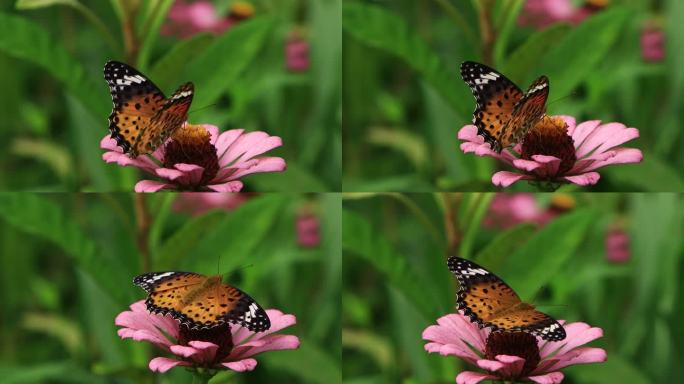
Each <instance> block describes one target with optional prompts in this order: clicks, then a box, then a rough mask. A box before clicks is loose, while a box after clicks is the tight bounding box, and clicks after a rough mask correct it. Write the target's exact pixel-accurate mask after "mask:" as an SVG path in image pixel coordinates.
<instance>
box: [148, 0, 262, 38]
mask: <svg viewBox="0 0 684 384" xmlns="http://www.w3.org/2000/svg"><path fill="white" fill-rule="evenodd" d="M252 14H254V7H253V6H252V5H251V4H250V3H247V2H242V1H237V2H235V3H233V5H232V6H231V9H230V14H229V15H228V16H227V17H223V16H221V15H219V14H218V12H217V11H216V7H214V4H213V3H212V2H211V1H206V0H199V1H192V2H189V3H188V2H186V1H175V2H174V3H173V5H172V6H171V9H169V13H168V14H167V21H166V23H165V24H164V25H162V28H161V33H162V34H163V35H175V36H178V37H181V38H187V37H190V36H193V35H195V34H197V33H201V32H209V33H213V34H217V35H218V34H221V33H223V32H225V31H227V30H228V29H230V28H231V27H233V26H235V25H236V24H237V23H239V22H240V21H242V20H245V19H247V18H249V17H251V16H252Z"/></svg>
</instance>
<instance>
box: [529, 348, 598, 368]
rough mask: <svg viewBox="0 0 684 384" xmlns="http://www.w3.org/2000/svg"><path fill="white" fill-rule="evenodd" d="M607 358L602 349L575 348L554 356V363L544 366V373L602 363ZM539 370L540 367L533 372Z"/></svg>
mask: <svg viewBox="0 0 684 384" xmlns="http://www.w3.org/2000/svg"><path fill="white" fill-rule="evenodd" d="M607 358H608V354H607V353H606V351H605V350H604V349H602V348H589V347H583V348H576V349H573V350H572V351H570V352H567V353H565V354H563V355H562V356H554V359H553V360H554V363H553V364H551V365H545V366H544V371H555V370H558V369H561V368H565V367H567V366H570V365H576V364H591V363H602V362H604V361H606V359H607ZM540 368H541V366H539V367H537V368H536V369H535V370H534V371H535V372H538V371H540Z"/></svg>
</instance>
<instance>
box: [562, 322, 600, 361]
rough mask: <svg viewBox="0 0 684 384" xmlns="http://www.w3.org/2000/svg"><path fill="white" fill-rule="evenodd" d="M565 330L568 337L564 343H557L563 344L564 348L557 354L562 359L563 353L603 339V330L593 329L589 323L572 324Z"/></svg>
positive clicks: (566, 326)
mask: <svg viewBox="0 0 684 384" xmlns="http://www.w3.org/2000/svg"><path fill="white" fill-rule="evenodd" d="M563 328H565V333H566V335H567V336H566V338H565V340H564V342H556V343H557V344H563V347H562V348H561V349H560V350H559V351H558V353H557V354H556V356H555V357H556V358H559V357H561V355H562V354H563V353H566V352H569V351H571V350H573V349H575V348H577V347H579V346H582V345H585V344H587V343H590V342H592V341H594V340H596V339H599V338H601V337H603V329H601V328H598V327H592V326H590V325H589V324H587V323H582V322H577V323H571V324H568V325H565V326H564V327H563Z"/></svg>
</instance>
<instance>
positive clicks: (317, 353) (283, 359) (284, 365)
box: [263, 340, 342, 384]
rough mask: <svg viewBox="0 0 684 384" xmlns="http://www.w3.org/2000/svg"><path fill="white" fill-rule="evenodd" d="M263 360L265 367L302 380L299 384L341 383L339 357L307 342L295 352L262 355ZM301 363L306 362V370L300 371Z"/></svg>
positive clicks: (304, 341)
mask: <svg viewBox="0 0 684 384" xmlns="http://www.w3.org/2000/svg"><path fill="white" fill-rule="evenodd" d="M263 358H264V364H266V366H268V367H273V368H276V369H279V370H280V369H281V370H283V371H285V372H288V373H289V374H291V375H294V376H296V377H299V378H301V379H302V380H301V382H305V383H320V384H328V383H341V382H342V370H341V369H340V359H339V357H337V356H331V355H330V351H329V350H328V349H324V348H321V347H320V346H317V345H315V344H313V343H311V342H310V341H309V342H307V340H302V343H301V345H300V346H299V348H297V349H296V350H292V351H288V353H274V354H270V355H268V356H267V355H264V356H263ZM302 361H306V362H307V364H306V366H307V369H301V362H302Z"/></svg>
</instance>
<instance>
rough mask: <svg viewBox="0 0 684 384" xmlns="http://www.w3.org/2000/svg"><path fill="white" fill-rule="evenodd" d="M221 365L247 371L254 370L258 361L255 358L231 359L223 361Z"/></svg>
mask: <svg viewBox="0 0 684 384" xmlns="http://www.w3.org/2000/svg"><path fill="white" fill-rule="evenodd" d="M221 365H223V366H224V367H226V368H228V369H231V370H233V371H235V372H245V371H251V370H253V369H254V368H255V367H256V366H257V361H256V360H254V359H244V360H239V361H231V362H229V363H221Z"/></svg>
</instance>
